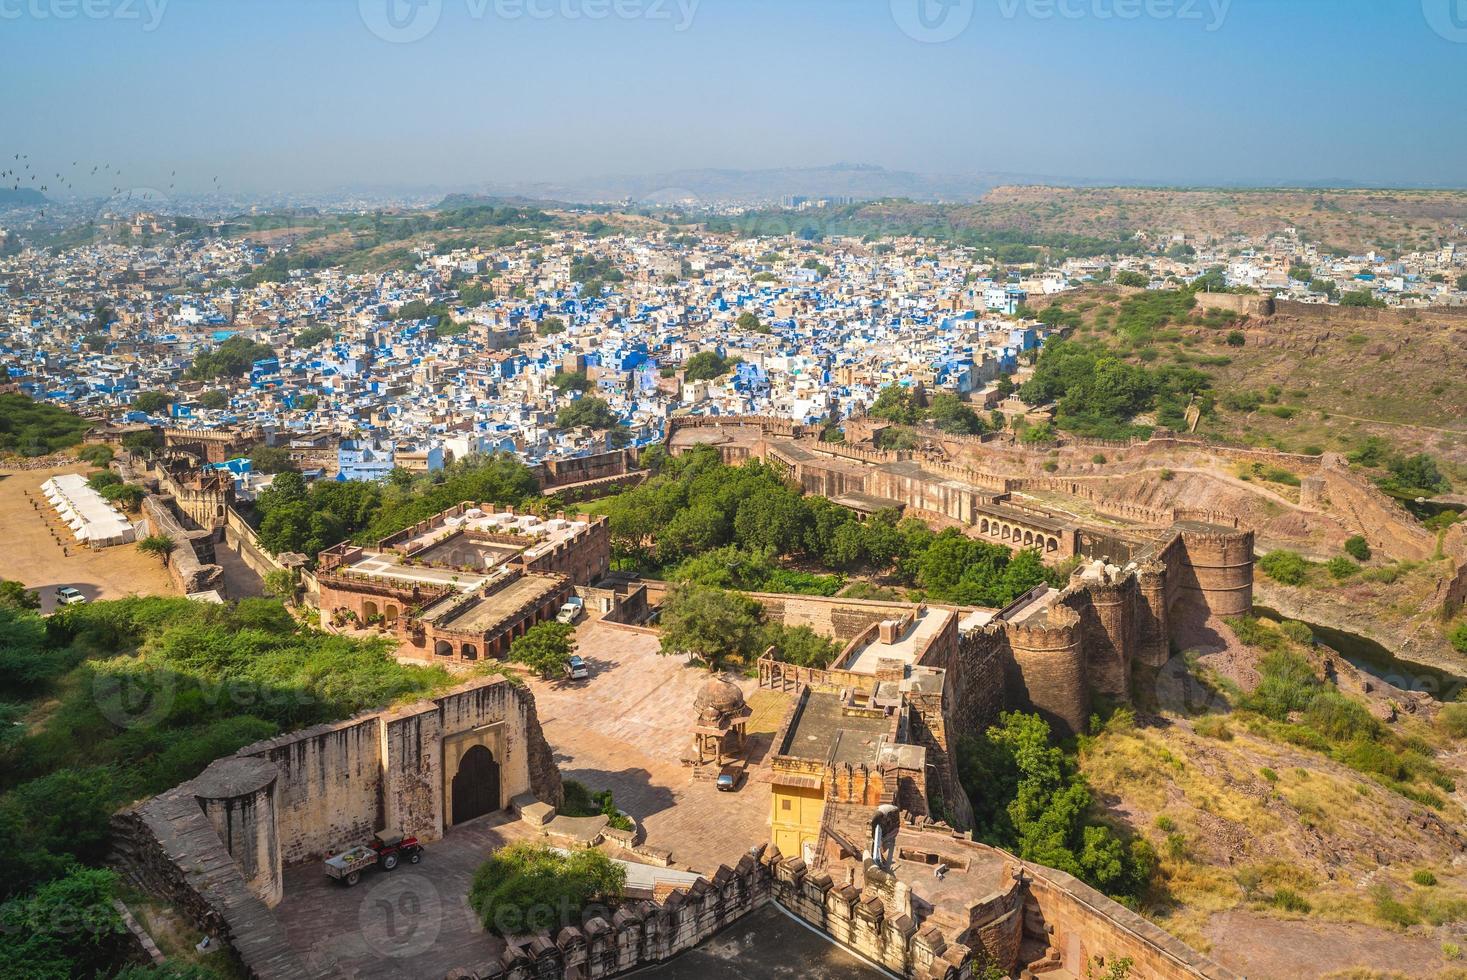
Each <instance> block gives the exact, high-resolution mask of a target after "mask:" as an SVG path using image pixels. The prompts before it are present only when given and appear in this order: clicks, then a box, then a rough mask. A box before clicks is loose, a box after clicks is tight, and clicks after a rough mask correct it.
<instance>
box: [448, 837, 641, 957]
mask: <svg viewBox="0 0 1467 980" xmlns="http://www.w3.org/2000/svg"><path fill="white" fill-rule="evenodd" d="M625 887H626V869H625V868H623V867H622V866H621V865H619V864H617V863H616V862H614V861H612V860H611V859H610V858H609V857H607V856H606V855H605V854H603V853H602V852H601V851H597V850H576V851H572V852H570V853H566V854H563V853H560V852H558V851H556V850H555V849H553V848H551V847H548V846H546V845H543V844H534V843H529V842H520V843H516V844H511V845H509V846H508V847H506V848H503V849H502V850H499V851H496V852H495V853H494V854H492V855H490V857H489V860H487V861H485V862H484V863H483V864H481V865H480V866H479V869H478V870H477V871H475V872H474V879H473V884H472V885H471V886H470V888H469V905H470V906H471V907H472V908H473V910H474V911H475V912H476V913H477V914H478V916H479V919H480V921H481V922H482V923H483V925H484V928H485V929H486V930H488V931H490V932H493V933H495V934H497V935H500V936H511V935H524V934H526V933H532V932H539V931H541V930H546V929H548V930H549V931H550V932H551V933H552V934H554V933H555V932H558V931H559V930H560V929H561V928H563V927H565V926H568V925H572V924H573V923H577V922H580V921H581V913H582V911H583V910H584V909H585V908H586V906H587V905H589V904H591V903H592V902H593V901H597V900H606V901H615V900H616V899H617V898H619V897H620V896H621V894H622V890H623V889H624V888H625Z"/></svg>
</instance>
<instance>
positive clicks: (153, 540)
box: [138, 534, 175, 565]
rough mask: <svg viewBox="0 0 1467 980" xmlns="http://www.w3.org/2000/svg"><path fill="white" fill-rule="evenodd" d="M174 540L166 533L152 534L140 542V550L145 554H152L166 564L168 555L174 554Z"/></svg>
mask: <svg viewBox="0 0 1467 980" xmlns="http://www.w3.org/2000/svg"><path fill="white" fill-rule="evenodd" d="M174 547H175V545H174V541H173V539H172V538H170V537H169V536H168V535H166V534H150V535H148V536H147V537H146V538H143V539H142V540H141V541H139V542H138V550H139V551H141V552H142V553H143V554H145V555H152V556H153V557H154V558H157V559H158V560H159V561H161V562H163V563H164V564H165V565H166V564H168V556H169V555H171V554H173V549H174Z"/></svg>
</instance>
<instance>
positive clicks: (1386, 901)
mask: <svg viewBox="0 0 1467 980" xmlns="http://www.w3.org/2000/svg"><path fill="white" fill-rule="evenodd" d="M1370 897H1371V899H1372V900H1373V901H1374V902H1375V915H1376V917H1377V918H1378V919H1380V920H1381V921H1382V922H1386V923H1389V924H1390V925H1393V926H1400V927H1401V928H1403V929H1404V928H1405V927H1407V926H1414V925H1415V924H1416V923H1417V922H1419V921H1420V919H1419V918H1418V916H1417V915H1416V913H1415V912H1414V911H1412V910H1411V908H1410V907H1409V906H1407V905H1406V904H1405V903H1404V902H1401V901H1398V900H1397V899H1395V898H1393V897H1392V896H1391V893H1390V890H1389V889H1387V888H1386V887H1385V885H1376V886H1375V887H1374V888H1372V889H1371V890H1370Z"/></svg>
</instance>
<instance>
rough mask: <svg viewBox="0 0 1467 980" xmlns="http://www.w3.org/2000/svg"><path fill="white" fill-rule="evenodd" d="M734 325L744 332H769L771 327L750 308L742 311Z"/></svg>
mask: <svg viewBox="0 0 1467 980" xmlns="http://www.w3.org/2000/svg"><path fill="white" fill-rule="evenodd" d="M734 326H736V327H738V328H739V329H740V330H742V331H743V332H744V333H769V328H768V327H767V326H765V325H764V323H763V322H762V321H761V320H760V319H759V316H758V314H756V313H754V312H752V311H750V310H745V311H744V312H743V313H740V314H739V318H738V319H737V320H735V321H734Z"/></svg>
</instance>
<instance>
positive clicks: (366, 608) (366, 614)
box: [362, 599, 377, 622]
mask: <svg viewBox="0 0 1467 980" xmlns="http://www.w3.org/2000/svg"><path fill="white" fill-rule="evenodd" d="M376 617H377V603H375V602H373V601H372V600H371V599H368V600H367V601H366V602H364V603H362V620H363V621H364V622H365V621H366V620H369V619H375V618H376Z"/></svg>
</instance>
